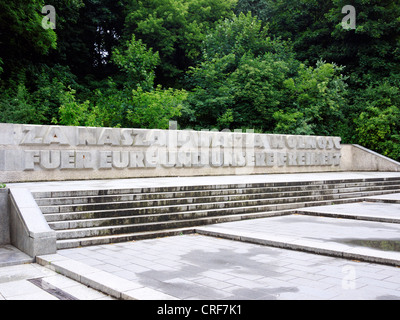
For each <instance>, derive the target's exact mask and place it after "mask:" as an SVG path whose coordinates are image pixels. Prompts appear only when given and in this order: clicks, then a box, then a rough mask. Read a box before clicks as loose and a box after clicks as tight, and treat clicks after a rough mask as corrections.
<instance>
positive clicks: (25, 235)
mask: <svg viewBox="0 0 400 320" xmlns="http://www.w3.org/2000/svg"><path fill="white" fill-rule="evenodd" d="M9 202H10V203H9V206H10V218H9V219H10V238H11V239H10V240H11V241H10V242H11V244H12V245H14V246H15V247H16V248H18V249H19V250H21V251H22V252H24V253H26V254H28V255H29V256H30V257H32V258H34V257H36V256H37V255H43V254H52V253H55V252H56V251H57V249H56V233H55V231H54V230H52V229H50V227H49V225H48V224H47V221H46V219H45V218H44V216H43V214H42V211H41V210H40V208H39V207H38V205H37V204H36V201H35V199H34V198H33V196H32V193H31V192H30V191H29V190H27V189H23V188H15V189H10V197H9Z"/></svg>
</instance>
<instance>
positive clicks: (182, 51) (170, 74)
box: [124, 0, 237, 87]
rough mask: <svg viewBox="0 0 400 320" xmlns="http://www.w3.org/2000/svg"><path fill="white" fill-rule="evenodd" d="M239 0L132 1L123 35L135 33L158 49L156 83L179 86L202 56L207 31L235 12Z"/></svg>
mask: <svg viewBox="0 0 400 320" xmlns="http://www.w3.org/2000/svg"><path fill="white" fill-rule="evenodd" d="M236 1H237V0H225V1H218V0H148V1H139V0H130V1H129V2H128V4H127V11H128V14H127V17H126V28H125V30H124V35H125V37H128V38H129V37H130V35H131V34H135V35H136V36H137V38H138V39H141V40H143V42H144V43H145V44H146V45H147V46H148V47H149V48H153V49H154V51H157V52H159V54H160V58H161V63H160V65H159V68H158V70H157V80H158V81H157V83H161V84H163V85H167V86H173V87H176V86H179V85H180V81H179V80H181V79H180V78H181V77H182V76H183V74H184V72H185V71H186V70H187V68H188V67H189V66H192V65H194V62H195V61H196V60H197V59H198V58H199V57H200V45H201V43H202V41H203V40H204V39H205V37H206V35H207V33H208V31H209V30H210V29H211V28H213V27H214V25H215V23H216V22H217V21H219V20H220V19H223V18H225V17H228V16H230V15H231V14H232V9H233V8H234V6H235V4H236Z"/></svg>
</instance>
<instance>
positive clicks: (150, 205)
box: [34, 178, 400, 249]
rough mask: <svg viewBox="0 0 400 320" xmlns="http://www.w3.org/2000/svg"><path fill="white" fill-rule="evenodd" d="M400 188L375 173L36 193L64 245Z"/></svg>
mask: <svg viewBox="0 0 400 320" xmlns="http://www.w3.org/2000/svg"><path fill="white" fill-rule="evenodd" d="M399 191H400V179H397V178H386V179H379V178H376V179H351V180H350V179H349V180H343V179H342V180H331V181H296V182H279V183H256V184H234V185H233V184H232V185H200V186H176V187H156V188H131V189H112V190H78V191H67V192H61V191H60V192H58V191H57V192H36V193H35V194H34V196H35V198H36V201H37V203H38V205H39V206H40V208H41V209H42V212H43V213H44V217H45V218H46V220H47V221H48V223H49V226H50V227H51V228H52V229H54V230H55V231H56V235H57V247H58V248H59V249H61V248H70V247H75V246H82V245H91V244H100V243H110V242H118V241H129V240H134V239H139V238H140V237H142V238H146V237H149V238H150V237H157V236H161V235H163V234H177V233H178V232H183V231H184V232H189V230H193V228H194V227H196V226H201V225H206V224H213V223H221V222H228V221H236V220H241V219H255V218H259V217H266V216H274V215H282V214H290V213H293V210H295V209H299V208H304V207H309V206H321V205H329V204H340V203H351V202H356V201H359V200H360V198H365V197H371V196H377V195H384V194H391V193H399ZM180 230H183V231H180ZM128 239H129V240H128Z"/></svg>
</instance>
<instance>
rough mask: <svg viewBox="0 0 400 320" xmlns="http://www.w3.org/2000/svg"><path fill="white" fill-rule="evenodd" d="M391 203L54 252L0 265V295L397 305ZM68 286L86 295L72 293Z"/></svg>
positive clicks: (398, 256)
mask: <svg viewBox="0 0 400 320" xmlns="http://www.w3.org/2000/svg"><path fill="white" fill-rule="evenodd" d="M396 197H398V195H391V198H396ZM378 200H379V199H378V198H377V197H374V201H378ZM398 206H400V204H396V203H386V202H384V201H382V202H371V201H370V199H367V198H366V199H364V202H360V203H356V204H346V205H334V206H326V207H318V208H307V209H304V210H303V209H301V210H297V211H296V213H295V214H292V215H287V216H280V217H270V218H263V219H255V220H243V221H237V222H229V223H222V224H217V225H210V226H205V227H198V228H195V230H194V231H195V233H194V234H188V235H180V236H174V237H166V238H159V239H150V240H142V241H135V242H125V243H118V244H109V245H99V246H90V247H82V248H74V249H65V250H59V251H58V253H57V254H55V255H48V256H43V257H39V259H38V260H37V262H40V263H41V264H43V265H45V266H47V267H46V268H44V267H43V266H42V265H39V264H38V263H29V264H23V265H17V266H5V267H2V268H0V299H6V300H8V299H17V298H24V299H65V300H67V299H68V298H71V296H72V297H74V298H76V299H88V300H92V299H110V298H111V297H110V295H111V296H112V297H114V298H119V299H139V300H147V299H150V300H174V299H176V300H192V299H194V300H297V299H301V300H318V299H322V300H348V299H351V300H354V299H357V300H397V299H400V268H399V266H400V252H399V241H400V224H399V223H398V222H399V218H398V217H399V213H398V212H399V209H398V208H399V207H398ZM387 219H392V220H391V221H392V222H391V223H389V222H387V221H389V220H387ZM56 276H57V279H56ZM60 277H61V278H60ZM32 279H43V280H40V281H39V280H36V282H35V281H32ZM60 279H62V281H61V280H60ZM56 280H57V281H58V282H57V281H56ZM67 282H68V285H67V286H64V285H61V284H62V283H67ZM40 284H42V285H40ZM43 284H45V285H44V286H43ZM78 285H79V286H81V287H79V288H81V290H82V291H83V287H85V288H87V287H88V286H91V288H92V289H90V290H93V289H96V290H93V291H91V293H90V295H89V294H88V295H87V296H86V297H85V296H84V295H83V294H82V295H81V296H79V295H78V294H77V293H76V292H78V291H79V288H78V287H77V286H78ZM68 287H70V288H73V287H76V288H75V290H76V291H75V292H74V291H73V290H72V289H71V290H69V289H68ZM36 290H39V292H41V293H40V294H38V293H35V292H36ZM60 292H61V295H60ZM56 293H58V294H59V295H58V296H57V294H56Z"/></svg>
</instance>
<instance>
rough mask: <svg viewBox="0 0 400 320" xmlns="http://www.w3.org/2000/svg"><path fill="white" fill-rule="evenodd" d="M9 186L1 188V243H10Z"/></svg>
mask: <svg viewBox="0 0 400 320" xmlns="http://www.w3.org/2000/svg"><path fill="white" fill-rule="evenodd" d="M8 193H9V190H8V189H7V188H1V189H0V245H3V244H9V243H10V208H9V202H8Z"/></svg>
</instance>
